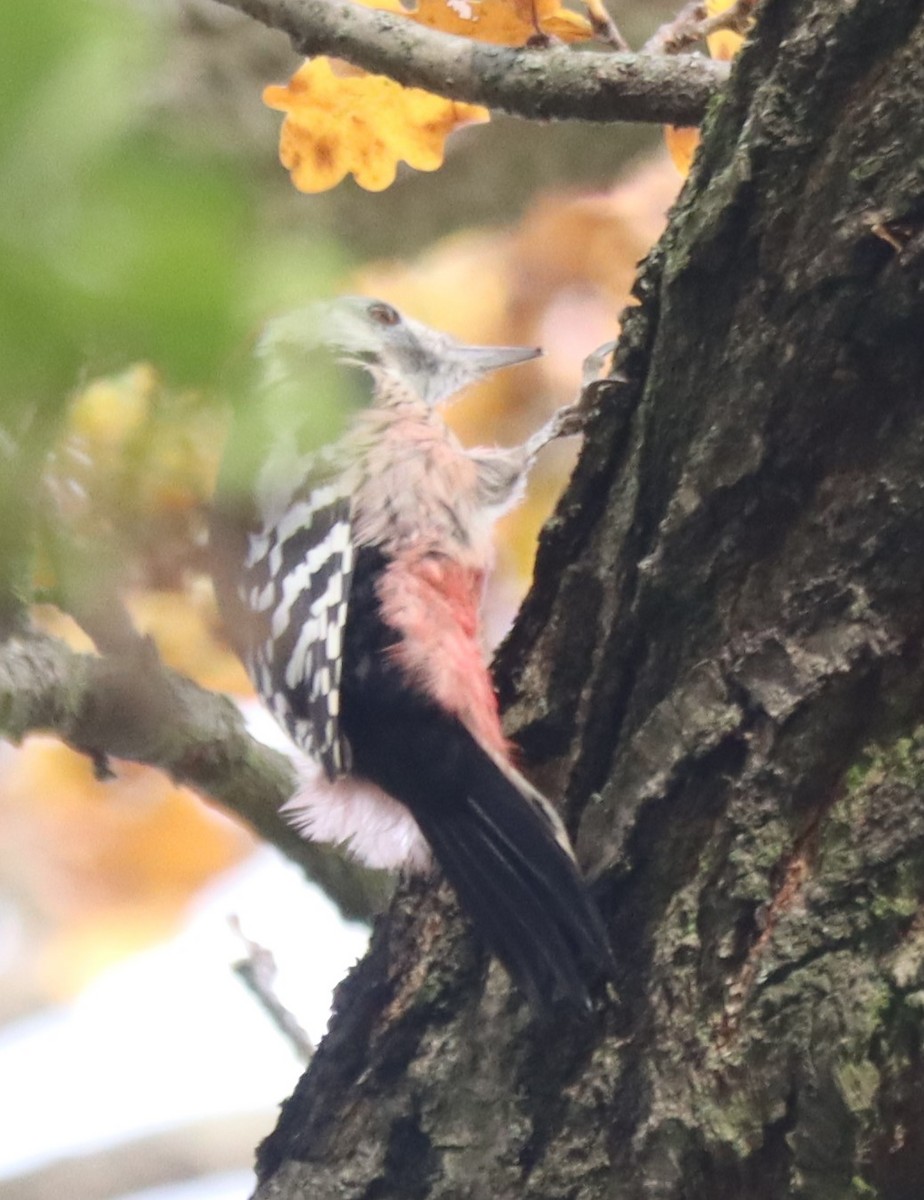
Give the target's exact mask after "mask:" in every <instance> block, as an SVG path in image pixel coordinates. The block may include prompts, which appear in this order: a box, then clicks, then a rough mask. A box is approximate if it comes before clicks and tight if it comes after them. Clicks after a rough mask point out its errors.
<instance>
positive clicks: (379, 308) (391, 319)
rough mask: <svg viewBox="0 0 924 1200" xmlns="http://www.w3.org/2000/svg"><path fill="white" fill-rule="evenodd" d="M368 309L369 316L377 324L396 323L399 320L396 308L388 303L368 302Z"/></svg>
mask: <svg viewBox="0 0 924 1200" xmlns="http://www.w3.org/2000/svg"><path fill="white" fill-rule="evenodd" d="M368 311H369V316H370V317H371V318H372V320H373V321H375V322H376V324H377V325H397V324H398V322H399V321H400V320H401V316H400V314H399V312H398V310H397V309H396V308H392V306H391V305H390V304H383V303H382V302H381V301H377V302H376V303H375V304H370V305H369V309H368Z"/></svg>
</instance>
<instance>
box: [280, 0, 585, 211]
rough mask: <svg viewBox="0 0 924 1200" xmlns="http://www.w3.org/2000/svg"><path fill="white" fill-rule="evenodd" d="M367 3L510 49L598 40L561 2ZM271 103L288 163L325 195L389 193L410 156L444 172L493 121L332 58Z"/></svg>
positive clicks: (307, 188)
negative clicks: (455, 139)
mask: <svg viewBox="0 0 924 1200" xmlns="http://www.w3.org/2000/svg"><path fill="white" fill-rule="evenodd" d="M358 2H359V3H360V4H363V5H364V6H365V7H367V8H377V9H384V10H385V11H386V12H390V13H396V14H400V15H402V16H406V17H407V18H408V19H409V20H411V21H416V22H417V23H418V24H420V25H426V26H427V27H428V28H430V29H438V30H440V31H441V32H443V33H452V34H457V35H460V36H462V37H468V38H473V39H475V40H476V41H481V42H493V43H495V44H497V45H502V46H520V45H522V44H523V43H524V42H526V41H528V40H529V39H530V38H531V37H534V36H536V35H537V34H548V35H550V36H553V37H557V38H561V39H562V40H563V41H567V42H571V41H576V40H578V39H580V38H589V37H592V36H593V30H592V28H591V25H590V22H589V21H588V20H587V18H586V17H582V16H580V15H579V14H577V13H573V12H569V11H568V10H567V9H564V8H562V7H561V6H560V4H559V3H558V0H420V3H419V4H418V6H417V8H415V9H411V10H408V9H405V8H404V7H403V5H402V4H401V3H400V0H358ZM263 101H264V103H265V104H267V105H268V106H269V107H270V108H275V109H279V111H280V112H284V113H285V114H286V119H285V121H284V122H283V125H282V132H281V134H280V138H279V158H280V160H281V162H282V165H283V166H284V167H287V168H288V170H289V171H290V173H291V176H292V182H293V183H294V184H295V186H296V187H297V188H298V189H299V191H302V192H325V191H327V190H328V189H329V188H332V187H336V186H337V184H338V183H340V181H341V180H342V179H344V178H345V177H346V176H347V175H353V177H354V178H355V179H356V182H357V183H358V184H359V185H360V187H364V188H366V189H367V191H370V192H380V191H382V190H383V189H384V188H387V187H389V186H390V184H392V183H393V182H394V178H395V173H396V171H397V168H398V163H399V162H401V161H402V160H403V161H404V162H406V163H408V164H409V165H410V166H412V167H415V168H416V169H417V170H418V171H435V170H436V169H437V168H438V167H440V166H442V163H443V155H444V144H445V141H446V138H447V137H448V136H449V134H450V133H452V131H453V130H454V129H458V128H459V127H460V126H461V125H468V124H472V123H481V122H484V121H488V120H490V115H489V113H488V110H487V109H486V108H482V107H481V106H480V105H476V104H460V103H457V102H456V101H453V100H446V99H445V98H443V97H441V96H435V95H433V94H432V93H430V92H425V91H422V90H420V89H419V88H404V87H402V86H401V85H400V84H397V83H395V82H394V81H393V80H391V79H387V78H385V77H384V76H382V75H366V74H365V73H364V72H362V71H356V70H353V69H346V70H344V69H342V68H341V67H340V66H339V64H337V62H336V60H333V59H329V58H316V59H313V60H311V61H310V62H307V63H305V64H304V65H303V66H301V67H300V68H299V69H298V70H297V71H296V72H295V74H294V75H293V76H292V78H291V79H290V80H289V82H288V84H287V85H286V86H285V87H268V88H266V89H265V90H264V92H263Z"/></svg>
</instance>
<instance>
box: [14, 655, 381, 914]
mask: <svg viewBox="0 0 924 1200" xmlns="http://www.w3.org/2000/svg"><path fill="white" fill-rule="evenodd" d="M38 732H47V733H52V734H56V735H57V736H58V737H60V738H61V739H62V741H65V742H67V743H68V745H70V746H72V747H74V748H75V749H76V750H79V751H81V752H82V753H85V754H89V755H90V756H91V757H92V758H93V761H94V763H102V762H105V761H106V760H107V759H108V758H109V757H110V756H113V757H116V758H126V759H131V760H132V761H133V762H140V763H146V764H147V765H149V766H153V767H158V768H160V769H161V770H163V771H165V772H166V773H167V774H168V775H170V776H171V778H172V779H174V780H175V781H176V782H177V783H182V784H187V785H188V786H190V787H192V788H195V789H196V791H198V792H201V793H202V794H203V795H204V796H207V797H208V798H210V799H212V800H216V801H218V802H219V803H220V804H221V805H223V806H224V807H225V808H227V809H230V810H231V812H233V813H235V814H236V815H237V816H239V817H240V818H242V819H243V820H244V821H245V822H246V823H247V824H248V825H250V826H251V827H252V828H253V829H255V830H256V832H257V833H259V834H260V836H261V837H263V838H264V839H265V840H266V841H268V842H271V843H272V844H273V845H274V846H276V847H278V849H280V850H281V851H282V852H283V853H284V854H285V855H287V857H289V858H291V859H292V860H293V861H295V862H297V863H298V864H299V865H300V866H301V867H302V868H303V869H304V871H305V873H306V874H307V875H308V876H309V877H310V878H311V879H313V880H315V881H316V882H317V883H318V884H319V885H320V886H321V887H322V888H323V889H324V890H325V891H326V892H327V893H328V895H330V896H331V897H332V899H333V900H334V901H335V902H336V903H337V904H338V905H339V907H340V909H341V911H342V912H343V913H344V915H345V916H349V917H368V916H369V914H370V913H371V912H373V911H375V910H376V909H378V908H380V907H381V904H382V901H383V897H384V895H385V894H386V892H387V884H386V883H385V881H384V879H383V876H382V873H381V872H371V871H366V870H364V869H362V868H360V867H357V866H355V865H354V864H352V863H349V862H347V861H346V860H345V859H344V858H343V856H342V855H340V854H338V853H337V852H336V851H334V850H332V849H330V848H329V847H324V846H318V845H314V844H312V843H310V842H306V841H305V840H304V839H302V838H301V837H299V835H298V834H297V833H296V832H295V831H294V830H293V829H292V828H291V827H290V826H289V825H287V824H286V822H285V821H284V820H283V819H282V818H281V817H280V816H279V807H280V805H282V804H283V803H284V802H285V801H286V800H288V799H289V797H290V796H291V795H292V793H293V791H294V790H295V773H294V770H293V767H292V764H291V763H290V762H289V760H288V759H287V758H286V757H285V756H284V755H282V754H279V753H278V752H277V751H275V750H271V749H269V748H268V747H267V746H264V745H262V744H261V743H260V742H258V741H256V740H255V739H254V738H252V737H251V736H250V734H249V733H248V732H247V730H246V728H245V726H244V721H243V718H242V717H241V714H240V713H239V712H238V710H237V708H236V707H235V706H234V704H232V703H231V701H230V700H228V699H227V698H225V697H224V696H218V695H215V694H214V693H212V692H207V691H205V690H204V689H203V688H200V687H199V686H198V685H197V684H195V683H193V682H192V680H190V679H186V678H184V677H183V676H182V675H178V674H177V673H176V672H174V671H170V670H168V669H167V668H165V667H163V666H162V665H161V664H160V662H159V661H158V659H157V658H156V656H155V655H153V654H151V653H150V652H145V653H140V654H138V655H136V656H134V657H133V656H130V655H123V656H120V657H118V658H116V657H111V656H109V657H98V656H96V655H90V654H76V653H74V651H72V650H70V649H68V647H67V646H65V645H64V643H63V642H60V641H58V640H57V639H55V638H51V637H47V636H45V635H42V634H37V633H24V634H23V633H20V634H16V635H13V636H11V637H9V638H7V639H6V641H4V642H2V643H0V736H3V737H7V738H9V739H11V740H12V741H19V740H20V739H21V738H23V737H24V736H25V735H26V734H29V733H38Z"/></svg>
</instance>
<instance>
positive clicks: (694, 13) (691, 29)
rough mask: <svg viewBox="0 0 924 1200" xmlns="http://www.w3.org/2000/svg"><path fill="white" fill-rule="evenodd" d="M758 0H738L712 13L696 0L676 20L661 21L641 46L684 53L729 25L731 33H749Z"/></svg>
mask: <svg viewBox="0 0 924 1200" xmlns="http://www.w3.org/2000/svg"><path fill="white" fill-rule="evenodd" d="M757 3H758V0H736V3H734V4H733V5H732V6H731V7H730V8H727V9H726V10H725V11H724V12H720V13H715V14H714V15H713V16H709V13H708V12H707V10H706V5H705V4H703V3H701V2H700V0H693V3H691V4H687V5H686V6H685V7H684V8H682V9H681V10H680V12H679V13H678V14H677V16H676V17H675V18H674V19H673V21H668V22H667V24H666V25H662V26H661V28H660V29H658V30H657V31H656V32H655V33H654V34H653V36H652V37H650V38H649V39H648V41H647V42H646V43H645V45H644V47H643V48H642V53H643V54H681V53H683V52H684V51H686V50H689V49H690V48H691V47H692V46H695V45H696V43H697V42H701V41H703V40H704V39H705V38H707V37H709V36H710V34H713V33H719V32H720V31H721V30H723V29H728V30H730V31H731V32H732V33H742V34H743V33H747V31H748V28H749V27H750V24H751V22H752V21H753V19H754V9H755V8H756V7H757Z"/></svg>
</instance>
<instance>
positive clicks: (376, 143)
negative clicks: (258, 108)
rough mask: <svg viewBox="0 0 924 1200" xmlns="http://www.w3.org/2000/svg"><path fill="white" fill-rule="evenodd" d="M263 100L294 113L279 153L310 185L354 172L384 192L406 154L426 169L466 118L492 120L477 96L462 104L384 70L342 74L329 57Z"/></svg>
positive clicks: (332, 182)
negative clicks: (407, 85) (389, 76)
mask: <svg viewBox="0 0 924 1200" xmlns="http://www.w3.org/2000/svg"><path fill="white" fill-rule="evenodd" d="M263 100H264V102H265V103H266V104H268V105H269V107H270V108H277V109H279V110H280V111H281V112H284V113H286V119H285V121H284V122H283V126H282V134H281V136H280V144H279V157H280V159H281V160H282V164H283V166H285V167H287V168H288V169H289V171H290V172H291V173H292V182H293V183H294V184H295V186H296V187H297V188H298V189H299V191H302V192H323V191H326V190H327V189H328V188H332V187H335V186H336V185H337V184H338V183H340V181H341V180H342V179H344V178H345V177H346V176H347V175H349V174H352V175H353V176H355V178H356V182H357V183H358V184H359V185H360V187H364V188H366V189H367V190H368V191H370V192H380V191H382V190H383V188H387V187H388V186H389V185H390V184H391V183H392V182H394V178H395V172H396V171H397V168H398V163H399V162H400V161H401V160H404V161H405V162H407V163H408V164H409V165H410V166H412V167H416V168H417V170H418V171H435V170H436V168H437V167H439V166H441V165H442V162H443V154H444V143H445V141H446V138H447V137H448V136H449V134H450V133H452V131H453V130H454V129H457V128H459V126H461V125H468V124H471V123H474V122H480V121H487V120H488V112H487V110H486V109H484V108H480V107H478V106H477V105H474V104H457V103H456V102H455V101H453V100H444V99H443V97H442V96H434V95H431V94H430V93H429V92H424V91H421V90H420V89H419V88H403V87H401V85H400V84H397V83H395V82H394V81H393V80H391V79H386V78H385V77H384V76H383V75H350V76H346V77H343V76H337V75H335V74H334V72H333V71H332V69H331V63H330V60H329V59H326V58H316V59H313V60H312V61H310V62H307V63H305V64H304V65H303V66H301V67H300V68H299V69H298V70H297V71H296V73H295V74H294V75H293V76H292V78H291V80H290V81H289V83H288V84H287V85H286V86H285V87H268V88H266V90H265V91H264V93H263Z"/></svg>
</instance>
